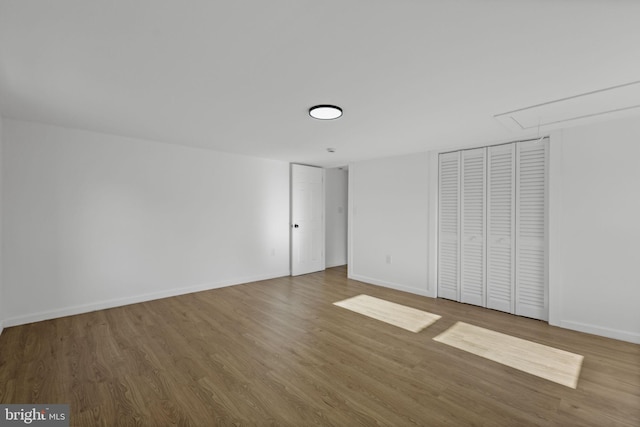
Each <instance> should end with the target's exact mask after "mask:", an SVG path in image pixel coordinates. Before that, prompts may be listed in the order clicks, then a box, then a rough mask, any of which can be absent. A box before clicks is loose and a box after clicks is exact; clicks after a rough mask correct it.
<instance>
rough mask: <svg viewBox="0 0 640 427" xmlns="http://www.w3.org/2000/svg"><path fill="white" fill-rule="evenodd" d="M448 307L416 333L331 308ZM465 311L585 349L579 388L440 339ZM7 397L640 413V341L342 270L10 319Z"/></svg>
mask: <svg viewBox="0 0 640 427" xmlns="http://www.w3.org/2000/svg"><path fill="white" fill-rule="evenodd" d="M359 294H367V295H371V296H374V297H378V298H383V299H386V300H389V301H392V302H396V303H399V304H404V305H407V306H410V307H414V308H417V309H420V310H424V311H428V312H430V313H435V314H439V315H441V316H442V318H441V319H440V320H438V321H437V322H436V323H434V324H433V325H431V326H429V327H428V328H426V329H424V330H423V331H422V332H420V333H417V334H416V333H412V332H409V331H405V330H403V329H400V328H397V327H394V326H392V325H389V324H386V323H383V322H380V321H377V320H375V319H371V318H368V317H365V316H362V315H359V314H357V313H354V312H351V311H349V310H345V309H342V308H340V307H336V306H334V305H333V303H334V302H336V301H339V300H342V299H346V298H349V297H352V296H355V295H359ZM457 321H463V322H466V323H470V324H473V325H477V326H480V327H483V328H488V329H492V330H495V331H498V332H502V333H507V334H510V335H513V336H516V337H520V338H524V339H527V340H531V341H535V342H538V343H541V344H545V345H549V346H553V347H556V348H559V349H563V350H567V351H570V352H573V353H578V354H581V355H583V356H584V357H585V358H584V362H583V366H582V373H581V376H580V379H579V381H578V386H577V389H575V390H574V389H571V388H568V387H564V386H562V385H559V384H556V383H553V382H550V381H547V380H544V379H541V378H538V377H535V376H532V375H529V374H526V373H524V372H520V371H517V370H514V369H512V368H509V367H507V366H503V365H501V364H498V363H495V362H492V361H490V360H487V359H483V358H481V357H478V356H475V355H473V354H470V353H467V352H464V351H461V350H458V349H456V348H453V347H450V346H447V345H444V344H441V343H438V342H435V341H433V339H432V338H433V337H435V336H436V335H438V334H440V333H441V332H443V331H444V330H446V329H447V328H449V327H450V326H452V325H453V324H454V323H455V322H457ZM0 403H69V404H70V405H71V425H73V426H120V425H122V426H129V425H132V426H133V425H136V426H146V425H149V426H170V425H180V426H182V425H184V426H213V425H260V426H261V425H290V426H308V425H327V426H329V425H336V426H354V425H366V426H369V425H389V426H405V425H430V426H439V425H455V426H465V425H497V426H501V425H504V426H526V425H557V426H609V425H619V426H636V427H637V426H640V346H639V345H634V344H630V343H625V342H621V341H615V340H611V339H607V338H602V337H597V336H592V335H587V334H582V333H579V332H574V331H569V330H564V329H560V328H555V327H551V326H549V325H547V324H546V323H543V322H540V321H536V320H532V319H527V318H521V317H516V316H512V315H509V314H505V313H500V312H496V311H491V310H487V309H483V308H479V307H474V306H470V305H465V304H459V303H455V302H451V301H446V300H441V299H430V298H425V297H420V296H416V295H412V294H406V293H403V292H399V291H394V290H391V289H386V288H381V287H377V286H372V285H367V284H364V283H361V282H357V281H351V280H347V279H346V270H345V268H344V267H338V268H333V269H329V270H327V271H326V272H321V273H314V274H310V275H306V276H299V277H296V278H291V277H284V278H279V279H274V280H268V281H263V282H257V283H249V284H245V285H238V286H233V287H228V288H223V289H217V290H212V291H206V292H200V293H196V294H189V295H184V296H179V297H174V298H167V299H163V300H156V301H151V302H147V303H142V304H135V305H130V306H125V307H119V308H114V309H110V310H103V311H98V312H93V313H88V314H83V315H78V316H71V317H65V318H60V319H55V320H50V321H45V322H39V323H33V324H29V325H23V326H17V327H12V328H8V329H5V331H4V332H3V333H2V335H1V336H0Z"/></svg>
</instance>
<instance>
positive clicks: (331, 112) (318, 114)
mask: <svg viewBox="0 0 640 427" xmlns="http://www.w3.org/2000/svg"><path fill="white" fill-rule="evenodd" d="M309 115H310V116H311V117H313V118H314V119H318V120H333V119H337V118H338V117H340V116H342V108H340V107H336V106H335V105H316V106H314V107H311V108H309Z"/></svg>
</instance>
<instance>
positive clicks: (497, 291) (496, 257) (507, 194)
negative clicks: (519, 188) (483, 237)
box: [487, 144, 516, 314]
mask: <svg viewBox="0 0 640 427" xmlns="http://www.w3.org/2000/svg"><path fill="white" fill-rule="evenodd" d="M488 166H489V173H488V175H487V176H488V182H487V307H488V308H492V309H494V310H500V311H506V312H507V313H512V314H513V313H514V312H515V237H516V232H515V208H516V144H505V145H497V146H495V147H489V155H488Z"/></svg>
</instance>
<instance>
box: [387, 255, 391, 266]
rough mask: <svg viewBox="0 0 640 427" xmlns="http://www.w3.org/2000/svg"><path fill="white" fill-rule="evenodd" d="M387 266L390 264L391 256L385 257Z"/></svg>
mask: <svg viewBox="0 0 640 427" xmlns="http://www.w3.org/2000/svg"><path fill="white" fill-rule="evenodd" d="M387 264H391V255H387Z"/></svg>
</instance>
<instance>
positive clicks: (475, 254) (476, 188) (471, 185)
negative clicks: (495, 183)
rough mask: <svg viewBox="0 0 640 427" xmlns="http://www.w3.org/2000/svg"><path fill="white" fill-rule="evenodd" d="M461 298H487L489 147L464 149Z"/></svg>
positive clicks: (482, 301)
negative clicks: (486, 222)
mask: <svg viewBox="0 0 640 427" xmlns="http://www.w3.org/2000/svg"><path fill="white" fill-rule="evenodd" d="M461 184H462V185H461V193H460V200H461V206H460V212H461V214H462V220H461V249H460V255H461V264H460V301H461V302H466V303H469V304H475V305H480V306H484V305H486V302H485V234H486V233H485V230H486V229H485V216H486V215H485V207H486V205H485V200H486V194H485V191H486V186H485V184H486V149H485V148H478V149H474V150H465V151H463V152H462V183H461Z"/></svg>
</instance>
